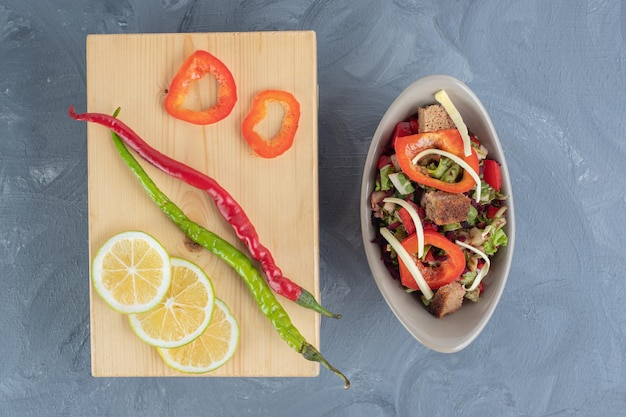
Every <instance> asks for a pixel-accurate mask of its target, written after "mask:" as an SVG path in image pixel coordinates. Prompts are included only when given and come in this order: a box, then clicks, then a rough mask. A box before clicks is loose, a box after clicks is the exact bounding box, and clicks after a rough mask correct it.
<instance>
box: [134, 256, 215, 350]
mask: <svg viewBox="0 0 626 417" xmlns="http://www.w3.org/2000/svg"><path fill="white" fill-rule="evenodd" d="M171 263H172V283H171V285H170V288H169V290H168V291H167V294H166V295H165V297H164V298H163V300H162V301H161V302H160V303H159V304H158V305H157V306H156V307H155V308H153V309H152V310H150V311H148V312H145V313H140V314H131V315H129V317H128V319H129V321H130V325H131V327H132V328H133V330H134V331H135V333H136V334H137V336H139V338H140V339H141V340H143V341H144V342H146V343H148V344H150V345H152V346H157V347H162V348H174V347H179V346H183V345H186V344H187V343H189V342H191V341H192V340H194V339H195V338H197V337H198V336H200V334H201V333H202V332H204V330H205V329H206V328H207V326H208V325H209V322H210V321H211V315H212V313H213V307H214V305H215V293H214V291H213V284H212V283H211V281H210V279H209V277H208V276H207V275H206V274H205V273H204V271H203V270H202V268H200V267H199V266H198V265H196V264H194V263H193V262H190V261H188V260H186V259H181V258H175V257H172V258H171Z"/></svg>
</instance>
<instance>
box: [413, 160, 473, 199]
mask: <svg viewBox="0 0 626 417" xmlns="http://www.w3.org/2000/svg"><path fill="white" fill-rule="evenodd" d="M433 154H434V155H439V156H445V157H446V158H450V159H452V160H453V161H454V162H456V163H457V164H459V165H460V166H461V168H463V169H464V170H465V171H467V173H468V174H470V175H471V176H472V178H473V179H474V182H475V183H476V201H480V193H481V192H482V190H481V182H480V177H479V176H478V173H477V172H476V171H474V169H473V168H472V167H471V166H470V165H469V164H468V163H467V162H465V161H464V160H462V159H461V158H459V157H458V156H456V155H455V154H453V153H450V152H446V151H442V150H441V149H425V150H423V151H422V152H420V153H418V154H417V155H415V158H413V161H412V162H413V165H417V163H418V162H419V160H420V159H422V158H423V157H425V156H426V155H433Z"/></svg>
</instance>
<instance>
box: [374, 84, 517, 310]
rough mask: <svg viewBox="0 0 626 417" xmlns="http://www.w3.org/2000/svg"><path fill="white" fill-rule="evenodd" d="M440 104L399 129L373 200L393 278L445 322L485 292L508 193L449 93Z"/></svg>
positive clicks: (501, 242) (383, 159)
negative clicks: (444, 319)
mask: <svg viewBox="0 0 626 417" xmlns="http://www.w3.org/2000/svg"><path fill="white" fill-rule="evenodd" d="M434 99H435V100H433V104H430V105H427V106H424V107H420V108H419V109H417V111H416V112H415V113H414V114H412V115H411V116H410V117H409V118H408V119H407V120H401V121H398V123H397V124H396V126H395V129H394V131H393V133H392V135H391V138H390V143H389V146H387V147H386V148H385V149H384V150H383V152H382V154H381V156H380V157H379V160H378V164H377V169H378V172H377V178H376V185H375V189H374V190H373V192H372V193H371V195H370V200H371V201H370V203H371V209H372V222H373V224H374V225H375V226H376V227H377V229H378V230H379V234H378V237H377V239H376V242H377V243H378V244H379V246H380V249H381V255H382V259H383V262H384V264H385V266H386V267H387V269H388V270H389V271H390V274H391V276H392V277H393V278H394V279H396V280H398V281H399V285H401V286H402V288H403V289H404V290H405V291H406V292H407V293H416V294H418V295H419V298H420V299H421V301H422V302H423V304H424V306H425V307H426V309H427V310H428V311H429V312H430V313H431V314H432V315H434V316H435V317H437V318H441V317H444V316H446V315H448V314H451V313H454V312H455V311H457V310H459V309H460V308H461V307H462V306H463V304H464V302H465V300H468V301H469V302H479V301H480V298H481V294H482V293H483V291H485V290H486V288H485V283H484V281H483V279H484V278H485V276H487V275H488V273H489V269H490V266H491V259H492V257H493V256H494V255H495V254H496V252H497V251H498V249H499V248H500V247H502V246H506V245H507V244H508V237H507V234H506V232H505V230H504V226H505V225H506V210H507V205H506V200H507V196H506V195H504V194H503V193H502V192H501V191H502V173H501V169H500V164H499V163H498V161H496V160H493V159H490V158H489V157H488V150H487V148H486V147H485V146H483V145H482V144H481V143H480V139H479V138H478V137H476V136H475V135H474V134H472V132H471V130H469V129H468V127H467V126H466V125H465V122H464V121H463V119H462V117H461V114H460V113H459V112H458V110H457V109H456V108H455V107H454V104H453V103H452V100H450V98H449V97H448V95H447V94H446V92H445V90H440V91H438V92H437V93H436V94H435V97H434ZM435 101H436V102H435Z"/></svg>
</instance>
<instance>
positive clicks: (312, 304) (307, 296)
mask: <svg viewBox="0 0 626 417" xmlns="http://www.w3.org/2000/svg"><path fill="white" fill-rule="evenodd" d="M296 304H299V305H301V306H303V307H306V308H310V309H311V310H314V311H317V312H318V313H320V314H322V315H324V316H326V317H331V318H333V319H340V318H341V314H335V313H332V312H330V311H328V310H326V309H325V308H324V307H322V306H321V305H320V304H319V303H318V302H317V301H316V300H315V297H313V294H311V293H310V292H309V291H307V290H305V289H304V288H302V292H301V293H300V296H299V297H298V298H297V299H296Z"/></svg>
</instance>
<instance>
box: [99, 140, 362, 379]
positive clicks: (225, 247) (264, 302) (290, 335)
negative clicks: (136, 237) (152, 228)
mask: <svg viewBox="0 0 626 417" xmlns="http://www.w3.org/2000/svg"><path fill="white" fill-rule="evenodd" d="M111 136H112V137H113V142H114V143H115V147H116V148H117V151H118V152H119V154H120V155H121V157H122V159H123V160H124V162H126V164H127V165H128V166H129V167H130V169H131V170H132V172H133V173H134V174H135V176H136V177H137V178H138V179H139V181H140V182H141V185H142V186H143V188H144V189H145V190H146V192H147V193H148V195H149V196H150V198H151V199H152V201H154V202H155V203H156V205H157V206H158V207H159V208H160V209H161V211H163V213H165V214H166V215H167V216H168V217H169V218H170V220H172V222H174V224H176V226H178V228H180V229H181V230H182V231H183V232H184V233H185V234H186V235H187V236H188V237H189V238H190V239H191V240H193V241H194V242H196V243H198V244H199V245H201V246H202V247H204V248H205V249H207V250H208V251H209V252H211V253H212V254H214V255H216V256H217V257H219V258H220V259H221V260H223V261H224V262H226V264H228V265H229V266H230V267H232V268H233V269H234V270H235V272H237V274H238V275H239V276H240V277H241V278H242V279H243V280H244V282H245V283H246V285H247V286H248V289H249V290H250V293H251V294H252V296H253V297H254V299H255V301H256V303H257V304H258V306H259V309H260V310H261V311H262V312H263V314H264V315H265V316H266V317H267V318H268V319H269V320H270V322H271V323H272V325H273V326H274V328H275V329H276V331H277V332H278V334H279V335H280V337H281V338H282V339H283V340H284V341H285V342H286V343H287V344H288V345H289V346H290V347H291V348H292V349H294V350H295V351H297V352H298V353H300V354H302V356H303V357H304V358H305V359H307V360H310V361H314V362H318V363H320V364H322V365H323V366H324V367H326V368H328V369H329V370H331V371H332V372H334V373H335V374H336V375H338V376H339V377H340V378H341V379H342V380H343V382H344V389H347V388H349V387H350V381H349V380H348V378H346V377H345V375H343V374H342V373H341V372H340V371H339V370H338V369H337V368H335V367H334V366H332V365H331V364H330V363H329V362H328V361H327V360H326V359H325V358H324V357H323V356H322V354H321V353H320V352H319V351H318V350H317V349H316V348H315V347H314V346H313V345H311V344H310V343H308V342H307V341H306V339H305V338H304V336H302V334H301V333H300V331H299V330H298V329H297V328H296V327H295V326H294V325H293V323H292V322H291V319H290V318H289V315H288V314H287V312H286V311H285V309H284V308H283V307H282V305H281V304H280V303H279V302H278V300H277V299H276V297H275V296H274V293H273V292H272V291H271V289H270V287H269V286H268V284H267V283H266V282H265V280H264V279H263V277H262V276H261V274H260V273H259V271H258V270H257V269H256V268H255V267H254V265H253V264H252V262H251V261H250V259H248V257H247V256H246V255H244V254H243V253H242V252H241V251H240V250H238V249H237V248H235V247H234V246H233V245H231V244H230V243H229V242H227V241H225V240H224V239H222V238H221V237H219V236H217V235H216V234H215V233H213V232H211V231H209V230H207V229H205V228H204V227H202V226H200V225H199V224H197V223H195V222H193V221H191V220H190V219H189V218H188V217H187V216H186V215H185V213H184V212H183V211H182V210H181V209H180V208H179V207H178V206H177V205H176V204H174V203H173V202H172V201H171V200H170V199H169V198H168V197H167V196H166V195H165V194H164V193H163V192H162V191H161V190H160V189H159V188H158V187H157V186H156V184H155V183H154V181H152V179H151V178H150V177H149V176H148V174H147V173H146V171H144V169H143V168H142V167H141V165H140V164H139V163H138V162H137V160H136V159H135V158H134V157H133V155H132V154H131V153H130V151H129V150H128V149H127V148H126V145H125V144H124V142H123V141H122V139H121V138H120V137H119V136H118V135H117V134H116V133H114V132H111Z"/></svg>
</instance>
